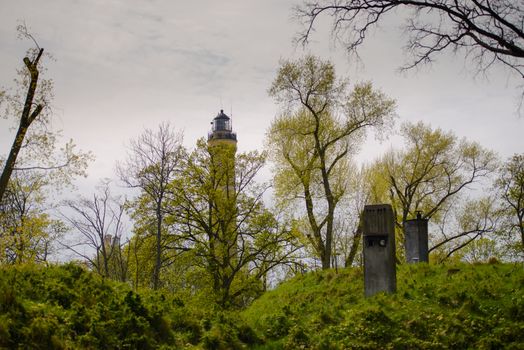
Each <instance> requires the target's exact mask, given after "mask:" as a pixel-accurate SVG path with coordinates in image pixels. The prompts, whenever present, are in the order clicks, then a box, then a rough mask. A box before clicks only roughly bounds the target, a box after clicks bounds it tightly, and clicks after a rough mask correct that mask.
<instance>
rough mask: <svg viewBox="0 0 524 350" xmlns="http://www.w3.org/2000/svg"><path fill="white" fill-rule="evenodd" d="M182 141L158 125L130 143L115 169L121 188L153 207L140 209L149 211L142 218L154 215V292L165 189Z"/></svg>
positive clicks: (165, 125)
mask: <svg viewBox="0 0 524 350" xmlns="http://www.w3.org/2000/svg"><path fill="white" fill-rule="evenodd" d="M182 140H183V136H182V134H181V133H176V132H175V131H174V130H173V127H172V126H171V125H170V124H169V123H162V124H160V125H159V126H158V129H157V130H156V131H153V130H151V129H146V130H145V131H144V132H143V133H142V135H140V136H139V137H138V138H137V139H135V140H132V141H131V144H130V147H129V154H128V158H127V159H126V160H125V162H123V163H120V164H118V165H117V173H118V175H119V177H120V179H121V180H122V181H123V182H124V184H125V185H126V186H128V187H130V188H137V189H139V190H140V198H139V199H138V200H139V201H140V200H144V201H146V202H148V203H151V204H152V205H151V206H147V205H146V206H144V205H141V208H142V209H145V210H146V211H148V210H150V212H148V213H144V214H146V215H150V214H153V216H154V218H155V223H154V226H155V227H154V233H153V232H152V234H154V235H155V237H156V244H155V265H154V270H153V276H152V285H153V288H154V289H158V287H159V286H160V270H161V267H162V250H163V234H162V231H163V229H164V216H165V208H164V207H165V204H166V195H167V193H168V192H167V188H168V185H169V184H170V183H171V182H172V181H173V179H174V178H175V174H176V173H177V171H178V169H177V167H178V166H179V160H180V158H181V155H182V153H183V151H184V149H183V146H182Z"/></svg>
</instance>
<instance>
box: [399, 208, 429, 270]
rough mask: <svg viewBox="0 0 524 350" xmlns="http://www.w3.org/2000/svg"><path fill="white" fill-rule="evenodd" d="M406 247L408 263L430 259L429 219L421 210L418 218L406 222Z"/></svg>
mask: <svg viewBox="0 0 524 350" xmlns="http://www.w3.org/2000/svg"><path fill="white" fill-rule="evenodd" d="M404 247H405V248H406V261H407V263H408V264H412V263H418V262H428V261H429V253H428V220H427V219H422V216H421V215H420V212H419V213H417V218H416V219H414V220H407V221H405V222H404Z"/></svg>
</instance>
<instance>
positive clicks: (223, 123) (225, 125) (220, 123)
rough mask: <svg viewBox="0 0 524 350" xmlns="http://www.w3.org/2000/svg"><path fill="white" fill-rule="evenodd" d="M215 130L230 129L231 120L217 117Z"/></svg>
mask: <svg viewBox="0 0 524 350" xmlns="http://www.w3.org/2000/svg"><path fill="white" fill-rule="evenodd" d="M215 130H230V127H229V120H225V119H216V120H215Z"/></svg>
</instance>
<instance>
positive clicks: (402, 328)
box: [243, 264, 524, 349]
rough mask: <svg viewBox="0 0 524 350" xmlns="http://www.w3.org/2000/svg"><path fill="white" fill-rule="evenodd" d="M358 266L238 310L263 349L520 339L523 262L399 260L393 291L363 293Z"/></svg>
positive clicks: (286, 287)
mask: <svg viewBox="0 0 524 350" xmlns="http://www.w3.org/2000/svg"><path fill="white" fill-rule="evenodd" d="M362 280H363V278H362V272H361V270H359V269H343V270H340V271H339V272H338V273H336V272H335V271H333V270H328V271H324V272H313V273H309V274H306V275H304V276H299V277H296V278H294V279H292V280H291V281H288V282H286V283H283V284H282V285H281V286H279V287H278V288H277V289H276V290H274V291H270V292H268V293H266V294H265V295H264V296H262V297H261V298H260V299H259V300H257V301H255V302H254V303H253V305H252V306H251V307H250V308H248V309H247V310H245V311H244V312H243V316H244V318H245V319H246V321H247V323H248V324H249V325H251V326H252V327H253V328H254V329H255V330H256V331H257V332H258V333H259V334H260V336H261V337H262V338H263V339H264V340H265V342H264V344H263V345H261V346H260V348H263V349H301V348H302V349H443V348H452V349H466V348H474V349H493V348H503V347H504V348H519V346H521V345H522V343H523V341H524V332H523V331H524V317H523V316H524V314H523V313H524V288H523V286H524V269H523V268H522V265H510V264H487V265H465V264H461V265H454V266H445V265H439V266H432V265H427V264H418V265H412V266H408V265H402V266H400V267H399V270H398V281H397V284H398V291H397V293H396V294H393V295H385V294H378V295H376V296H374V297H372V298H367V299H366V298H364V296H363V284H362Z"/></svg>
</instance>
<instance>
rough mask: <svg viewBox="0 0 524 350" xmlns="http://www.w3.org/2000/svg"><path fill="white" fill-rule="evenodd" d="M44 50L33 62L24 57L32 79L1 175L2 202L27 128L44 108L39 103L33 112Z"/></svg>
mask: <svg viewBox="0 0 524 350" xmlns="http://www.w3.org/2000/svg"><path fill="white" fill-rule="evenodd" d="M43 52H44V49H40V51H39V53H38V55H37V56H36V58H35V60H34V61H33V62H31V61H30V60H29V58H27V57H25V58H24V63H25V65H26V67H27V70H28V71H29V74H30V76H31V81H30V83H29V87H28V89H27V94H26V99H25V104H24V109H23V110H22V116H21V117H20V126H19V127H18V131H17V132H16V137H15V140H14V141H13V145H12V146H11V150H10V151H9V156H8V157H7V160H6V162H5V166H4V170H3V171H2V176H0V202H1V201H2V199H3V198H4V193H5V191H6V189H7V183H8V182H9V178H10V177H11V174H12V172H13V169H14V167H15V163H16V158H17V157H18V152H20V148H21V147H22V143H23V142H24V137H25V134H26V133H27V129H28V128H29V126H30V125H31V123H32V122H33V121H34V120H35V119H36V117H38V115H39V114H40V112H41V111H42V109H43V106H42V105H38V106H36V108H35V109H34V110H33V112H31V107H32V106H33V99H34V97H35V91H36V87H37V83H38V67H37V66H38V61H39V60H40V57H41V56H42V53H43Z"/></svg>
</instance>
